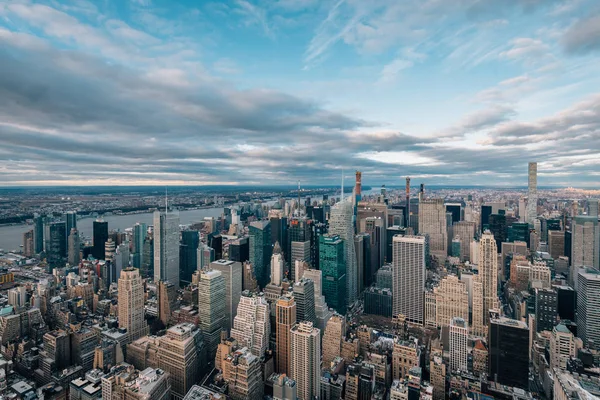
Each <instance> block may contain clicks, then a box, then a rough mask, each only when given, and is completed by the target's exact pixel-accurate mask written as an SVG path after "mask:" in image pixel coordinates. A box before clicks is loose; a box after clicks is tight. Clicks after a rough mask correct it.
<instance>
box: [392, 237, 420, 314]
mask: <svg viewBox="0 0 600 400" xmlns="http://www.w3.org/2000/svg"><path fill="white" fill-rule="evenodd" d="M393 260H394V263H393V265H394V268H393V278H392V292H393V296H392V299H393V304H392V315H394V316H397V315H398V314H402V315H404V316H405V317H406V319H407V320H409V321H412V322H415V323H418V324H422V323H423V322H424V315H423V314H424V311H423V310H424V301H425V238H424V237H422V236H394V238H393Z"/></svg>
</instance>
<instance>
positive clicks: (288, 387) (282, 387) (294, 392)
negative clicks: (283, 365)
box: [269, 374, 298, 400]
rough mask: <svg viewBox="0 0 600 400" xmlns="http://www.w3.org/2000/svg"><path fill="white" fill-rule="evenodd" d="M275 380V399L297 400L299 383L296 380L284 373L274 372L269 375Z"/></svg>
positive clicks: (270, 378)
mask: <svg viewBox="0 0 600 400" xmlns="http://www.w3.org/2000/svg"><path fill="white" fill-rule="evenodd" d="M269 380H270V381H272V382H273V400H296V399H297V398H298V385H296V381H295V380H293V379H290V378H289V377H287V376H286V375H283V374H273V375H271V376H270V377H269Z"/></svg>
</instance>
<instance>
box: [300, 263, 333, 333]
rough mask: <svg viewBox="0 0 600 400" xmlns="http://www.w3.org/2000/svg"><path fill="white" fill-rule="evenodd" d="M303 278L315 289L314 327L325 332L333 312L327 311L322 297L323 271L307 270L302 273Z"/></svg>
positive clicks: (327, 308)
mask: <svg viewBox="0 0 600 400" xmlns="http://www.w3.org/2000/svg"><path fill="white" fill-rule="evenodd" d="M304 278H306V279H310V280H311V281H313V282H314V289H315V317H316V324H315V326H316V327H317V328H319V329H320V330H321V332H325V326H326V325H327V321H329V318H331V316H332V315H333V311H332V310H330V309H329V307H328V306H327V303H326V302H325V296H324V295H323V271H321V270H318V269H307V270H306V271H304Z"/></svg>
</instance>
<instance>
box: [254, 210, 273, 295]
mask: <svg viewBox="0 0 600 400" xmlns="http://www.w3.org/2000/svg"><path fill="white" fill-rule="evenodd" d="M249 235H250V262H251V263H252V265H254V271H255V275H256V280H257V281H258V285H259V286H260V287H261V288H264V287H265V286H267V284H268V283H269V280H270V278H269V270H270V269H269V262H270V261H271V252H272V251H273V249H272V247H271V224H270V223H269V221H254V222H252V223H251V224H250V227H249Z"/></svg>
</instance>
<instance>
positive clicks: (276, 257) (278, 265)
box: [271, 242, 285, 286]
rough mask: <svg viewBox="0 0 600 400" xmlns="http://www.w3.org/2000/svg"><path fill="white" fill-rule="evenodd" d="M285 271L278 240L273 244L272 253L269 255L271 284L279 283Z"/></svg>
mask: <svg viewBox="0 0 600 400" xmlns="http://www.w3.org/2000/svg"><path fill="white" fill-rule="evenodd" d="M284 273H285V261H284V259H283V253H282V252H281V246H279V242H275V246H273V255H272V256H271V283H272V284H273V285H277V286H279V285H281V281H282V279H283V277H284Z"/></svg>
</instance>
